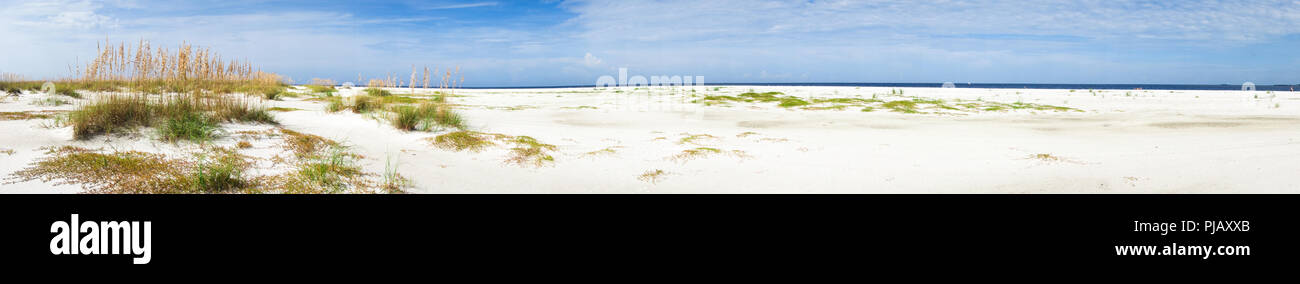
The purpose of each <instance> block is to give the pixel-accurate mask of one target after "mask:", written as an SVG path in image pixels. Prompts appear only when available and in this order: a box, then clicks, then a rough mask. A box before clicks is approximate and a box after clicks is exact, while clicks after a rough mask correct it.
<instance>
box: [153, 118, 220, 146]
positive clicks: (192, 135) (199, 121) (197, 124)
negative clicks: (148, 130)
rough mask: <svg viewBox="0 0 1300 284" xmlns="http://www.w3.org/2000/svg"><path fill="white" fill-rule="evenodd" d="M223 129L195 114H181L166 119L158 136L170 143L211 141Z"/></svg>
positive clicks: (159, 128)
mask: <svg viewBox="0 0 1300 284" xmlns="http://www.w3.org/2000/svg"><path fill="white" fill-rule="evenodd" d="M220 128H221V127H220V126H218V125H217V123H216V122H214V121H212V120H211V119H209V118H207V117H205V116H203V115H201V114H199V113H195V112H186V113H181V114H178V115H176V116H173V117H168V118H165V119H164V122H163V124H162V126H161V127H158V134H159V136H161V137H162V138H163V139H164V140H167V141H168V142H176V141H179V140H189V141H199V142H206V141H211V140H212V139H213V138H215V137H216V131H217V129H220Z"/></svg>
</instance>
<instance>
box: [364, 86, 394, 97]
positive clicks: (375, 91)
mask: <svg viewBox="0 0 1300 284" xmlns="http://www.w3.org/2000/svg"><path fill="white" fill-rule="evenodd" d="M366 94H367V95H371V96H376V97H387V96H392V95H393V93H390V92H388V90H384V89H379V88H366Z"/></svg>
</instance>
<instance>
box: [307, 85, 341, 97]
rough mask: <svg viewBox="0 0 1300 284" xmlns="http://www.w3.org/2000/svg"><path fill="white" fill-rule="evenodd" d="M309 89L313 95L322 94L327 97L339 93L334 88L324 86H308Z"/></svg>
mask: <svg viewBox="0 0 1300 284" xmlns="http://www.w3.org/2000/svg"><path fill="white" fill-rule="evenodd" d="M307 89H308V90H311V92H312V93H313V94H320V95H322V96H326V97H333V96H334V93H337V92H338V91H339V90H338V89H335V88H334V86H323V85H307Z"/></svg>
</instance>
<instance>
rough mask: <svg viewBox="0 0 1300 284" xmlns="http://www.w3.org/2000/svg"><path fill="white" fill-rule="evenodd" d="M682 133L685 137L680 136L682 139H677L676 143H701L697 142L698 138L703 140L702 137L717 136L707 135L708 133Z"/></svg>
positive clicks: (714, 137) (711, 137)
mask: <svg viewBox="0 0 1300 284" xmlns="http://www.w3.org/2000/svg"><path fill="white" fill-rule="evenodd" d="M682 135H685V136H686V137H682V139H680V140H677V144H682V145H685V144H695V145H701V144H700V143H699V141H700V140H703V139H718V137H717V136H713V135H708V134H690V133H682Z"/></svg>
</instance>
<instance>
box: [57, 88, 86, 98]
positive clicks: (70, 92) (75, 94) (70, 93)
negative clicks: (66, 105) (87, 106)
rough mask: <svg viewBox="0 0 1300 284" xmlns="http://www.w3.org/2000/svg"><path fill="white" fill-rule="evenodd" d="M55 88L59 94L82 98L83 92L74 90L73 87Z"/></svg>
mask: <svg viewBox="0 0 1300 284" xmlns="http://www.w3.org/2000/svg"><path fill="white" fill-rule="evenodd" d="M54 90H55V91H54V93H56V94H59V95H61V96H65V97H69V98H76V99H80V98H81V93H78V92H77V91H76V90H73V89H68V88H63V89H60V88H54Z"/></svg>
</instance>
